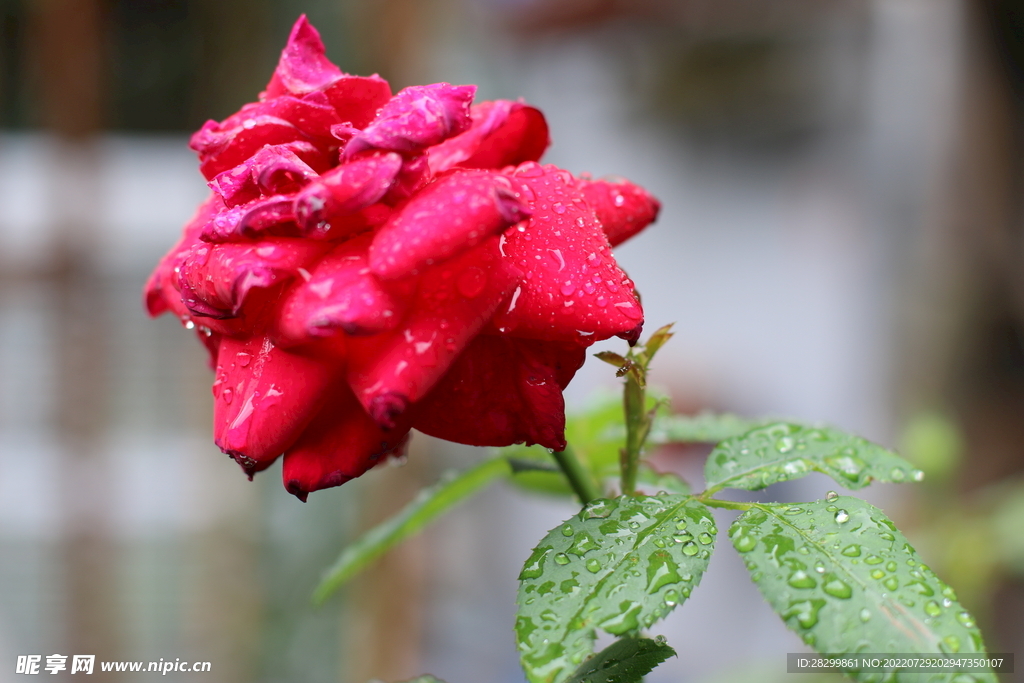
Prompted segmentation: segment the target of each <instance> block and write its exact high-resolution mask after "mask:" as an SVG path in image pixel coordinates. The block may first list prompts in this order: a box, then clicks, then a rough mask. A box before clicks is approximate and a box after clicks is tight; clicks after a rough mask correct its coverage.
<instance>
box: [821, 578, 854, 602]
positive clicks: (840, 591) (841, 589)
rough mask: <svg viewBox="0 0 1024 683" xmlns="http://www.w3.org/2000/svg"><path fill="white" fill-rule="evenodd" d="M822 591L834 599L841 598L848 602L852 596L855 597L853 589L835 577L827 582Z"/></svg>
mask: <svg viewBox="0 0 1024 683" xmlns="http://www.w3.org/2000/svg"><path fill="white" fill-rule="evenodd" d="M826 578H827V577H826ZM822 590H823V591H825V592H826V593H828V594H829V595H831V596H832V597H833V598H839V599H840V600H847V599H849V597H850V596H851V595H853V589H851V588H850V586H849V585H848V584H847V583H846V582H844V581H843V580H842V579H839V578H837V577H834V576H833V577H832V578H831V579H829V580H827V581H826V582H825V585H824V586H822Z"/></svg>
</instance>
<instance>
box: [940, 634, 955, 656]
mask: <svg viewBox="0 0 1024 683" xmlns="http://www.w3.org/2000/svg"><path fill="white" fill-rule="evenodd" d="M939 647H940V648H941V649H942V650H943V651H944V652H960V639H959V638H957V637H956V636H946V637H945V638H943V639H942V642H941V643H939ZM947 648H948V649H947Z"/></svg>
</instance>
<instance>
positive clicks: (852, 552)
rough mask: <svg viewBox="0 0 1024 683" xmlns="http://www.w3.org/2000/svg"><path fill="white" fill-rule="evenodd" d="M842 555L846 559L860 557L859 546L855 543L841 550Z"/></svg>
mask: <svg viewBox="0 0 1024 683" xmlns="http://www.w3.org/2000/svg"><path fill="white" fill-rule="evenodd" d="M842 553H843V555H845V556H846V557H860V546H859V545H857V544H856V543H851V544H850V545H848V546H846V547H845V548H843V550H842Z"/></svg>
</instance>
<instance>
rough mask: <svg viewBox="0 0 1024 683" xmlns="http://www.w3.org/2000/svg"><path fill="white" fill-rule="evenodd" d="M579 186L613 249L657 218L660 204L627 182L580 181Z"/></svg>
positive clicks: (649, 194)
mask: <svg viewBox="0 0 1024 683" xmlns="http://www.w3.org/2000/svg"><path fill="white" fill-rule="evenodd" d="M579 183H580V189H581V190H582V191H583V196H584V197H586V198H587V203H588V204H590V208H592V209H593V210H594V213H595V214H596V215H597V220H599V221H600V222H601V227H602V228H603V229H604V234H605V235H606V236H607V237H608V242H609V243H611V245H612V246H613V247H614V246H615V245H617V244H621V243H622V242H625V241H626V240H627V239H629V238H630V237H632V236H633V235H635V234H637V233H638V232H640V231H641V230H643V229H644V228H645V227H647V226H648V225H649V224H650V223H653V222H654V221H655V220H656V219H657V218H658V212H659V211H660V210H661V202H659V201H658V200H657V199H655V198H654V196H653V195H652V194H651V193H649V192H648V191H647V190H645V189H644V188H642V187H640V186H638V185H634V184H633V183H631V182H629V181H628V180H622V179H619V180H580V181H579Z"/></svg>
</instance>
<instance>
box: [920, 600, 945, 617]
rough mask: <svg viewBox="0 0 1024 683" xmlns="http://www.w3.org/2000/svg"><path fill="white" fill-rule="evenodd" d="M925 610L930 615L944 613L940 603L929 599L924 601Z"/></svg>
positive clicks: (934, 615)
mask: <svg viewBox="0 0 1024 683" xmlns="http://www.w3.org/2000/svg"><path fill="white" fill-rule="evenodd" d="M924 612H925V614H927V615H928V616H930V617H937V616H939V615H940V614H942V608H941V607H939V603H937V602H935V601H934V600H929V601H928V602H926V603H924Z"/></svg>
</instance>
